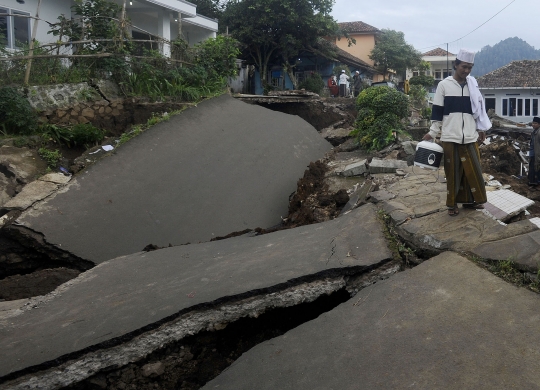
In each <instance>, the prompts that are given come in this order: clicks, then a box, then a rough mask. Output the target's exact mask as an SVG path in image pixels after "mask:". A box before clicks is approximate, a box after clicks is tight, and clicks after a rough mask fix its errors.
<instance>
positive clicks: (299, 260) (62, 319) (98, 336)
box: [0, 205, 397, 389]
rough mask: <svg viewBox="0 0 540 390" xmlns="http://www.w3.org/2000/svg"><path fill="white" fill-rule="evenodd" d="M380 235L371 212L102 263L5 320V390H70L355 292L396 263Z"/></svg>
mask: <svg viewBox="0 0 540 390" xmlns="http://www.w3.org/2000/svg"><path fill="white" fill-rule="evenodd" d="M382 231H383V229H382V227H381V222H380V221H379V220H378V217H377V213H376V210H375V208H374V206H373V205H365V206H362V207H360V208H358V209H356V210H354V211H352V212H350V213H349V214H347V215H346V216H343V217H341V218H338V219H335V220H332V221H328V222H325V223H322V224H315V225H309V226H303V227H298V228H295V229H290V230H283V231H279V232H275V233H271V234H266V235H262V236H256V237H248V236H241V237H235V238H231V239H228V240H221V241H215V242H210V243H202V244H194V245H186V246H177V247H171V248H165V249H160V250H156V251H152V252H145V253H136V254H133V255H129V256H123V257H120V258H116V259H113V260H111V261H107V262H103V263H101V264H100V265H98V266H96V267H94V268H93V269H91V270H89V271H87V272H85V273H83V274H81V275H80V276H79V277H78V278H76V279H73V280H71V281H70V282H68V283H66V284H64V285H63V286H61V287H60V288H59V289H57V290H55V291H54V292H53V293H51V294H49V295H47V296H45V297H39V298H36V299H34V300H32V301H30V302H29V303H28V304H27V305H25V306H24V307H23V308H20V309H16V310H14V311H11V312H7V313H5V314H4V315H3V317H2V319H1V322H0V324H1V329H0V349H1V350H2V351H3V353H2V356H1V357H0V376H1V379H0V380H2V381H3V384H2V385H0V387H1V388H14V389H23V388H31V387H32V386H36V385H39V386H40V387H41V388H51V389H52V388H61V387H65V386H68V385H71V384H74V383H78V382H80V381H83V380H85V379H87V378H90V377H92V376H94V375H97V374H99V373H100V372H105V371H107V370H111V369H112V368H114V369H116V368H120V367H122V366H125V365H127V364H130V363H133V362H137V361H140V360H142V359H144V358H145V357H146V356H147V355H149V354H151V353H153V352H154V351H156V350H159V349H161V348H163V347H165V346H167V345H168V344H171V343H175V342H178V341H179V340H182V339H183V338H185V337H188V336H191V335H194V334H196V333H198V332H200V331H203V330H219V329H223V328H225V327H226V326H227V324H229V323H231V322H234V321H236V320H238V319H239V318H242V317H257V316H259V315H261V314H262V313H264V312H265V311H268V310H270V309H273V308H276V307H288V306H294V305H298V304H301V303H304V302H311V301H314V300H316V299H317V298H319V297H320V296H324V295H328V294H332V293H335V292H338V291H340V290H343V289H346V288H349V289H350V290H351V292H352V293H354V290H355V289H358V286H357V285H355V284H354V283H353V282H351V281H354V280H356V278H355V277H356V276H358V275H360V274H362V273H365V272H366V271H369V270H372V269H374V268H376V267H378V266H380V265H384V264H387V263H389V262H391V261H392V258H393V256H392V252H391V250H390V249H389V247H388V243H387V241H386V239H385V237H384V234H383V233H382ZM395 271H397V268H396V266H394V267H393V268H390V269H389V272H395ZM351 278H352V279H351ZM355 286H356V287H355ZM337 303H339V300H338V302H337Z"/></svg>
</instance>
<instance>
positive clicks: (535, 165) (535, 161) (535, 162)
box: [528, 116, 540, 187]
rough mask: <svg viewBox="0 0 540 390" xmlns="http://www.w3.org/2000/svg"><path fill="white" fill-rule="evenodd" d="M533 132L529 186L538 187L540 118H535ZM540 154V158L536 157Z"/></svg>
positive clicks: (539, 171)
mask: <svg viewBox="0 0 540 390" xmlns="http://www.w3.org/2000/svg"><path fill="white" fill-rule="evenodd" d="M531 126H532V128H533V132H532V134H531V143H530V151H529V175H528V176H529V185H530V186H531V187H536V186H537V185H538V183H540V178H539V176H540V132H539V131H538V129H539V128H540V118H539V117H537V116H535V117H534V118H533V121H532V125H531ZM536 152H538V157H536Z"/></svg>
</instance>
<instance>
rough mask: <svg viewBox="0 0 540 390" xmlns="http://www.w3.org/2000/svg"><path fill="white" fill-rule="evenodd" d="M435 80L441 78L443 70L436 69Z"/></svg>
mask: <svg viewBox="0 0 540 390" xmlns="http://www.w3.org/2000/svg"><path fill="white" fill-rule="evenodd" d="M435 80H441V70H440V69H436V70H435Z"/></svg>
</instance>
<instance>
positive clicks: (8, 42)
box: [0, 8, 30, 49]
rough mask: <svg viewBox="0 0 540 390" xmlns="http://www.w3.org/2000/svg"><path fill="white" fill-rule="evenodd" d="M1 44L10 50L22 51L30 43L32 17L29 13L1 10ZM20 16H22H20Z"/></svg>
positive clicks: (7, 9)
mask: <svg viewBox="0 0 540 390" xmlns="http://www.w3.org/2000/svg"><path fill="white" fill-rule="evenodd" d="M0 14H11V15H9V16H8V15H2V16H0V44H2V45H3V46H5V47H8V48H10V49H20V48H22V47H23V45H28V44H29V43H30V18H28V17H27V16H30V14H29V13H27V12H21V11H16V10H13V9H10V8H0ZM18 15H20V16H18Z"/></svg>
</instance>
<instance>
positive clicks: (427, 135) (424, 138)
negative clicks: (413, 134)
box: [422, 133, 433, 141]
mask: <svg viewBox="0 0 540 390" xmlns="http://www.w3.org/2000/svg"><path fill="white" fill-rule="evenodd" d="M422 139H423V140H424V141H431V140H432V139H433V137H432V136H431V135H429V133H427V134H426V135H424V136H423V137H422Z"/></svg>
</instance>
